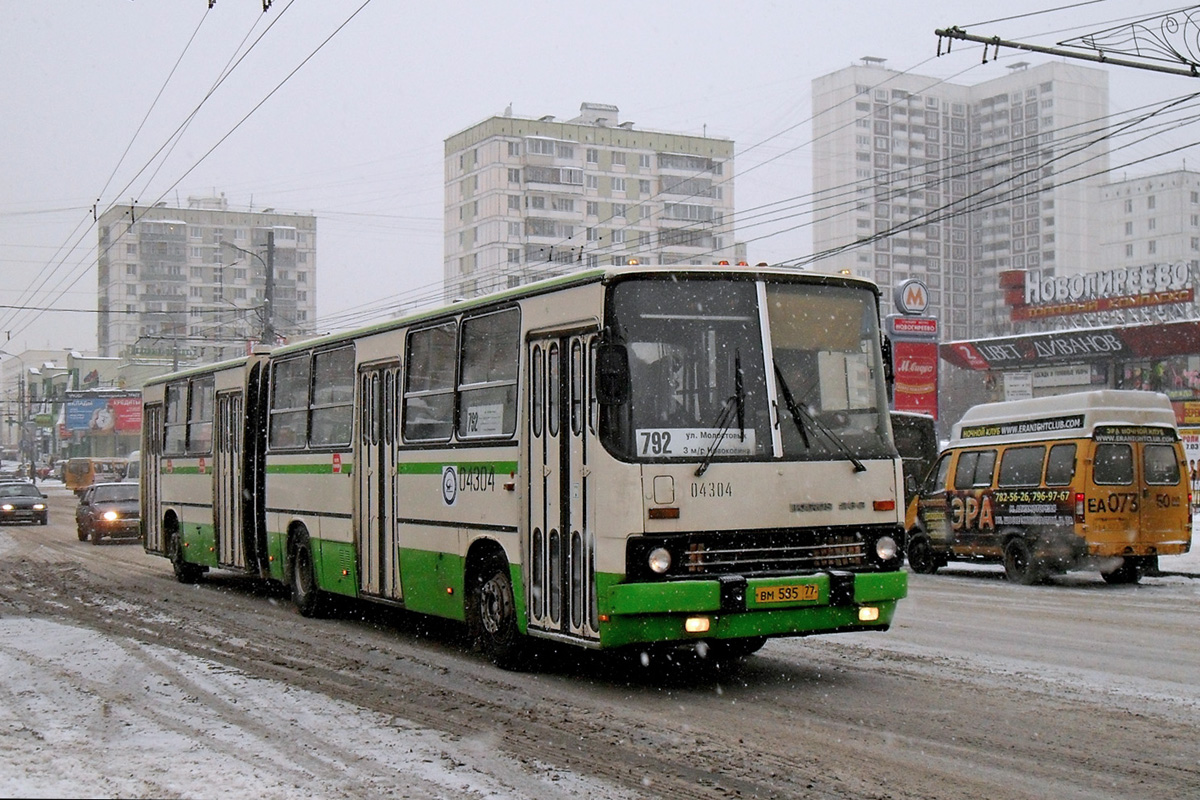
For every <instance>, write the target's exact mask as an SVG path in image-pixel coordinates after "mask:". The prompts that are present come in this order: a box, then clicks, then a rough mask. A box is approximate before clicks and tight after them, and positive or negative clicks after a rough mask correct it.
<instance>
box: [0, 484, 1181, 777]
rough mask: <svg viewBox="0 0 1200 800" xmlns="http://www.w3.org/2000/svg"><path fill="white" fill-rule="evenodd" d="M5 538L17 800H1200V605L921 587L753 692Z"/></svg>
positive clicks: (1094, 584) (1173, 598)
mask: <svg viewBox="0 0 1200 800" xmlns="http://www.w3.org/2000/svg"><path fill="white" fill-rule="evenodd" d="M49 491H50V494H51V522H50V525H48V526H46V527H40V526H33V527H20V528H18V527H8V528H3V529H0V674H3V675H4V680H3V682H2V683H0V696H2V698H3V699H2V702H0V794H2V795H5V796H20V795H42V796H48V795H68V796H69V795H76V796H79V795H107V796H123V797H150V796H155V797H157V796H164V797H166V796H183V797H214V798H215V797H226V796H231V794H243V793H249V792H253V793H254V794H255V795H256V796H259V797H264V798H294V797H316V798H323V797H334V798H341V797H345V798H352V797H353V798H357V797H366V796H377V795H383V794H388V795H390V796H396V797H412V798H434V797H464V798H484V797H488V798H492V797H496V798H499V797H514V798H539V799H540V798H555V797H559V798H584V797H629V798H636V797H670V798H689V797H696V798H701V797H703V798H714V797H719V798H730V797H739V798H751V797H761V798H767V797H771V798H776V797H789V798H822V799H824V798H880V799H882V798H888V800H900V799H902V798H932V797H936V798H979V797H988V798H992V800H1006V799H1008V798H1039V800H1040V798H1046V797H1054V798H1128V797H1134V796H1154V797H1195V796H1200V682H1198V681H1197V680H1196V676H1197V674H1198V673H1197V670H1198V669H1200V667H1198V664H1200V638H1198V637H1197V635H1196V619H1197V617H1196V607H1197V600H1200V580H1194V579H1190V578H1186V577H1179V576H1170V577H1162V578H1158V577H1156V578H1149V579H1146V580H1145V581H1144V582H1143V583H1142V584H1141V585H1140V586H1137V587H1129V586H1108V585H1106V584H1105V583H1104V582H1103V581H1101V579H1100V577H1099V575H1097V574H1093V573H1077V574H1073V575H1071V576H1070V577H1067V578H1062V579H1059V580H1057V581H1056V583H1054V584H1053V585H1048V586H1033V587H1021V586H1015V585H1012V584H1009V583H1007V582H1006V581H1005V580H1004V579H1003V577H1002V575H1001V574H1000V573H999V572H997V571H980V570H969V569H965V568H964V569H950V570H944V571H943V572H940V573H939V574H937V575H934V576H923V575H913V576H911V582H910V597H909V599H908V600H907V601H905V602H904V603H903V604H902V606H901V609H900V612H899V613H898V617H897V618H898V624H897V625H896V626H895V627H894V628H893V629H892V631H890V632H888V633H884V634H872V635H867V634H855V635H843V636H827V637H821V638H813V639H807V640H791V641H773V642H770V643H768V645H767V646H766V648H764V649H763V650H762V651H761V652H760V653H759V654H757V655H755V656H752V657H751V658H749V659H748V660H747V661H746V662H745V664H744V665H743V666H742V667H741V669H740V670H738V671H736V672H734V673H732V674H720V673H718V674H715V675H714V674H706V673H704V672H702V671H699V670H697V669H695V668H693V667H689V668H688V669H672V668H669V667H663V668H659V667H658V666H657V665H656V664H654V663H651V664H650V666H644V665H643V664H642V663H640V661H639V660H637V659H634V660H618V659H614V658H609V657H600V656H598V655H595V654H589V653H578V652H567V653H563V652H552V651H548V652H546V653H545V654H544V657H543V662H544V663H543V664H542V665H541V667H540V669H538V670H536V671H533V672H528V673H508V672H503V671H500V670H498V669H496V668H494V667H492V666H491V665H490V664H488V663H486V662H485V661H484V660H483V658H482V657H480V656H479V655H477V654H475V653H472V652H469V651H468V650H467V649H466V648H465V646H464V645H463V644H462V641H461V638H460V636H459V635H458V630H457V628H456V627H455V626H453V625H450V624H447V623H442V622H429V621H427V620H421V619H413V618H411V617H405V616H403V615H396V614H387V613H383V612H380V611H379V610H377V609H364V608H358V607H348V608H345V609H341V610H340V611H339V613H338V615H337V617H336V618H334V619H323V620H310V619H305V618H302V617H301V616H300V615H299V614H297V613H296V612H295V611H294V610H293V609H292V608H291V606H290V604H289V603H288V601H287V599H286V597H284V596H282V595H280V594H273V593H271V592H269V591H264V590H263V589H261V588H255V587H253V586H252V585H250V584H249V583H247V582H246V581H244V580H241V579H237V578H233V577H231V576H228V575H220V574H217V575H214V576H211V577H210V578H209V579H207V580H206V581H205V582H203V583H201V584H200V585H199V586H185V585H181V584H179V583H176V582H175V581H174V579H173V576H172V574H171V568H170V565H169V564H168V563H167V562H166V561H165V560H163V559H160V558H155V557H151V556H148V555H145V554H144V553H143V552H142V550H141V548H140V546H138V545H108V544H105V545H101V546H93V545H91V544H87V543H81V542H79V541H78V540H77V539H76V536H75V529H74V521H73V498H72V497H71V496H70V495H69V494H67V493H66V492H64V491H62V490H61V489H59V490H55V489H50V490H49Z"/></svg>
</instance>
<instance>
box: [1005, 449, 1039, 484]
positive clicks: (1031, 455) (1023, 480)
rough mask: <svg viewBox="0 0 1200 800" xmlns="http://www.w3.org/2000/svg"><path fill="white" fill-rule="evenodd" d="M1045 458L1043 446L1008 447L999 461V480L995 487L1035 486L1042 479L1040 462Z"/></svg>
mask: <svg viewBox="0 0 1200 800" xmlns="http://www.w3.org/2000/svg"><path fill="white" fill-rule="evenodd" d="M1045 458H1046V448H1045V446H1043V445H1036V446H1033V447H1010V448H1008V449H1007V450H1005V451H1004V456H1003V457H1002V458H1001V459H1000V478H999V480H998V481H997V482H996V485H997V486H1037V485H1038V484H1039V483H1040V482H1041V477H1042V461H1043V460H1045Z"/></svg>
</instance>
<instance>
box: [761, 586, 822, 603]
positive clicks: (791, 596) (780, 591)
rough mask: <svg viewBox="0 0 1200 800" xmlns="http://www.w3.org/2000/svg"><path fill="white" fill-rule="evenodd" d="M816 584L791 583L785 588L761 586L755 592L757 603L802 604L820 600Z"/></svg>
mask: <svg viewBox="0 0 1200 800" xmlns="http://www.w3.org/2000/svg"><path fill="white" fill-rule="evenodd" d="M818 594H819V589H818V587H817V585H816V584H815V583H789V584H784V585H783V586H759V587H757V588H756V589H755V590H754V602H756V603H802V602H810V603H811V602H813V601H815V600H816V599H817V598H818Z"/></svg>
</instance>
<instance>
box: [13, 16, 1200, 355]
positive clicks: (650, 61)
mask: <svg viewBox="0 0 1200 800" xmlns="http://www.w3.org/2000/svg"><path fill="white" fill-rule="evenodd" d="M1068 5H1071V6H1073V7H1071V8H1065V9H1064V10H1061V11H1057V12H1054V13H1049V14H1039V15H1036V16H1024V17H1017V18H1015V19H997V18H999V17H1005V18H1007V17H1014V16H1017V15H1022V14H1028V13H1030V12H1034V11H1039V10H1042V9H1044V8H1046V7H1047V6H1068ZM1172 8H1175V7H1174V6H1162V5H1157V4H1153V3H1145V2H1137V1H1135V0H1107V1H1106V2H1100V1H1097V2H1090V3H1089V2H1073V3H1072V2H1070V0H1060V2H1056V3H1049V4H1048V3H1045V2H1032V1H1028V0H1010V1H1009V2H1006V3H1002V4H1001V3H996V2H976V0H955V1H954V2H933V1H932V0H908V2H897V1H896V0H887V1H886V2H884V1H882V0H855V2H824V3H814V2H796V0H781V2H737V3H731V2H727V1H726V2H710V1H709V0H687V1H686V2H674V1H672V2H653V0H652V1H651V2H645V0H641V1H640V2H628V1H627V0H613V1H610V2H605V3H590V4H580V3H557V2H543V1H542V0H533V1H531V2H524V3H521V4H512V3H482V2H476V3H460V2H452V1H451V2H442V3H436V4H434V3H416V2H399V0H373V2H366V3H363V2H362V0H344V1H341V2H328V0H322V2H315V1H314V0H308V1H307V2H305V1H304V0H295V2H291V0H275V2H274V4H273V5H272V7H271V8H270V9H269V10H268V11H267V12H266V13H265V14H264V13H263V12H262V10H261V3H259V2H257V0H217V2H216V4H215V6H214V7H213V8H212V9H209V8H208V2H207V0H88V2H78V0H38V2H18V0H0V59H3V64H4V66H5V71H4V76H3V80H0V133H2V136H3V147H2V148H0V278H2V280H0V306H3V307H2V308H0V348H3V349H4V350H5V351H8V352H17V353H19V352H21V351H22V350H24V349H27V348H48V349H58V348H67V347H70V348H74V349H78V350H86V349H91V348H94V347H95V344H96V321H95V313H94V309H95V307H96V269H95V262H96V226H95V224H94V223H93V220H92V206H93V204H97V203H98V209H99V211H103V210H104V209H105V208H107V207H109V206H110V205H112V204H121V203H128V202H130V200H135V201H136V202H137V203H139V204H151V203H154V202H157V201H166V202H168V203H171V204H175V203H176V202H179V203H182V204H184V205H186V203H187V198H188V197H189V196H193V195H205V196H211V195H212V194H214V193H217V194H221V193H223V194H224V195H225V197H226V198H227V199H228V201H229V203H230V206H231V208H233V209H239V210H240V209H245V208H247V207H249V206H251V205H253V208H254V209H256V210H261V209H263V208H266V207H273V208H275V209H277V210H280V211H284V210H286V211H299V212H304V213H312V214H315V215H316V216H317V218H318V220H317V231H318V232H317V240H318V252H317V315H318V320H317V326H318V329H319V330H325V329H327V328H330V327H335V326H336V327H338V328H341V327H344V325H342V324H336V325H335V321H336V320H341V319H345V318H346V317H347V316H348V315H349V312H356V311H361V312H362V313H363V315H364V316H362V317H360V319H361V321H364V322H365V321H366V317H365V315H367V314H369V313H371V311H372V309H373V310H375V311H376V312H378V313H377V315H376V316H381V315H382V308H383V305H384V303H385V302H388V301H391V302H407V301H412V300H414V299H418V298H429V297H432V296H434V295H435V294H436V293H437V290H438V287H440V281H441V275H442V203H443V197H444V185H443V177H442V176H443V169H442V154H443V149H442V148H443V141H444V140H445V139H446V138H447V137H449V136H451V135H452V134H454V133H456V132H458V131H461V130H462V129H464V128H466V127H469V126H470V125H473V124H474V123H476V122H479V121H481V120H483V119H486V118H487V117H489V116H491V115H493V114H498V113H501V112H502V111H503V110H504V108H505V107H506V106H507V105H509V104H510V103H511V104H512V110H513V113H514V114H515V115H517V116H526V117H539V116H542V115H544V114H553V115H555V116H557V117H558V118H559V119H569V118H571V117H573V116H575V115H576V114H578V111H579V105H580V103H581V102H585V101H586V102H596V103H607V104H612V105H616V106H618V107H619V108H620V118H621V120H622V121H633V122H634V123H635V125H636V126H637V127H638V128H642V129H647V128H649V129H657V130H665V131H675V132H682V133H689V134H696V135H700V134H705V133H707V134H708V135H713V136H721V137H727V138H730V139H733V140H734V141H735V143H736V153H737V155H736V156H735V165H736V166H735V169H736V172H737V174H738V178H737V195H736V196H737V203H738V209H737V210H738V211H739V212H742V213H745V212H746V211H747V210H748V209H751V208H755V207H758V206H763V205H766V204H783V203H784V201H786V200H787V199H788V198H793V197H803V196H805V195H807V194H808V193H809V191H810V189H811V185H810V176H811V167H810V160H811V148H810V146H809V136H810V126H809V125H808V119H809V116H810V114H811V81H812V79H813V78H815V77H818V76H820V75H824V74H826V73H829V72H833V71H835V70H838V69H841V68H842V67H845V66H849V65H850V64H852V63H854V62H855V61H857V60H858V59H859V58H861V57H862V56H876V57H879V58H886V59H887V66H889V67H891V68H893V69H896V70H902V71H912V72H916V73H919V74H927V75H934V76H937V77H945V78H953V80H955V81H957V82H960V83H978V82H981V81H984V80H988V79H990V78H993V77H997V76H999V75H1002V74H1005V73H1006V71H1007V70H1006V66H1005V65H1006V63H1007V64H1011V63H1013V62H1014V61H1017V60H1024V61H1029V62H1031V63H1040V62H1041V61H1044V60H1046V59H1047V58H1048V57H1046V56H1037V55H1031V54H1028V53H1019V52H1015V51H1002V52H1001V58H1000V60H999V62H998V63H995V62H994V63H989V64H982V63H981V60H982V59H981V51H980V48H979V47H978V46H967V45H966V43H962V42H960V43H958V44H957V45H956V46H955V48H954V51H953V53H952V54H951V55H950V56H943V57H941V58H937V57H936V53H937V39H936V37H935V36H934V33H933V32H934V30H935V29H936V28H941V27H948V26H952V25H958V26H960V27H965V28H967V30H968V32H970V33H976V34H981V35H988V36H992V35H997V36H1001V37H1002V38H1005V39H1010V40H1017V41H1025V42H1035V43H1038V44H1043V45H1053V44H1054V43H1055V42H1056V41H1060V40H1063V39H1067V38H1071V37H1073V36H1078V35H1081V34H1083V33H1088V32H1092V31H1096V30H1099V29H1103V28H1107V27H1109V26H1112V25H1116V24H1119V23H1122V22H1129V21H1131V20H1134V19H1138V18H1142V17H1149V16H1152V15H1154V14H1157V13H1160V12H1163V11H1167V10H1170V9H1172ZM268 28H269V29H268ZM1195 33H1196V32H1195V31H1192V35H1193V36H1195ZM260 37H261V38H260ZM239 59H240V60H239ZM1108 69H1109V70H1110V90H1111V99H1112V105H1113V109H1114V110H1115V111H1121V110H1128V109H1132V108H1135V107H1138V106H1140V105H1142V104H1144V103H1147V102H1150V101H1151V100H1156V99H1167V98H1172V97H1177V96H1182V95H1185V94H1188V93H1191V92H1195V91H1200V81H1198V80H1197V79H1194V78H1187V77H1174V76H1169V75H1163V74H1159V73H1152V72H1141V71H1135V70H1130V69H1122V68H1116V67H1113V68H1108ZM222 75H225V77H224V79H223V80H221V77H222ZM219 80H220V81H221V82H220V84H219V86H217V88H216V89H215V91H213V92H212V94H211V96H210V97H209V98H208V99H207V100H205V99H204V97H205V95H206V94H207V93H208V92H209V91H210V89H212V87H213V86H214V84H216V83H217V82H218V81H219ZM160 91H161V96H159V94H160ZM156 98H157V99H156ZM193 112H194V116H193ZM189 118H190V122H189ZM1196 139H1197V137H1196V132H1195V130H1194V128H1192V127H1181V128H1180V129H1179V130H1178V131H1177V132H1176V133H1173V134H1170V135H1167V136H1163V137H1159V138H1158V139H1156V140H1155V141H1154V143H1153V144H1148V145H1147V147H1148V150H1147V151H1146V152H1147V154H1148V153H1151V152H1162V151H1165V150H1167V149H1169V148H1171V147H1178V146H1179V145H1181V144H1186V143H1189V142H1191V141H1195V140H1196ZM1188 155H1189V152H1188V151H1183V152H1180V153H1175V154H1173V155H1172V156H1170V157H1169V160H1167V162H1166V163H1165V164H1158V165H1155V166H1151V165H1144V166H1141V167H1139V168H1138V170H1140V171H1141V172H1145V173H1148V172H1151V171H1154V170H1155V169H1156V167H1157V168H1159V169H1173V168H1178V167H1179V166H1181V164H1182V163H1183V160H1184V159H1185V158H1186V157H1187V156H1188ZM1191 155H1192V157H1193V158H1192V165H1193V167H1194V168H1200V153H1192V154H1191ZM764 162H767V163H764ZM1115 163H1117V160H1115V159H1114V164H1115ZM756 165H757V166H756ZM1132 174H1139V173H1138V172H1137V171H1135V172H1134V173H1132ZM777 216H779V217H780V218H779V219H778V220H777V221H776V222H774V223H772V226H771V227H769V228H767V229H765V230H764V229H762V228H756V229H755V230H754V232H753V233H752V234H748V235H741V233H740V232H739V237H738V238H739V239H740V240H747V239H751V238H753V241H752V242H751V244H750V251H749V255H750V258H751V260H753V261H768V262H776V261H782V260H785V259H791V258H796V257H798V256H801V255H803V254H805V253H806V252H808V250H809V247H810V237H809V235H808V229H807V227H806V223H807V220H806V219H805V218H804V217H799V216H791V217H788V216H787V215H786V214H779V215H777ZM13 306H25V307H35V308H52V309H55V310H50V311H33V310H27V311H19V310H14V309H13V308H11V307H13ZM10 335H11V337H12V338H11V341H7V339H8V337H9V336H10Z"/></svg>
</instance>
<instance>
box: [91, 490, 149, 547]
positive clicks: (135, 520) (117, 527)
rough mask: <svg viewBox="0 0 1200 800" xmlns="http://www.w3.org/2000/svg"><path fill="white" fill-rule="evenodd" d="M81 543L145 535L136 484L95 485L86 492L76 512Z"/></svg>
mask: <svg viewBox="0 0 1200 800" xmlns="http://www.w3.org/2000/svg"><path fill="white" fill-rule="evenodd" d="M75 527H76V531H77V533H78V534H79V541H81V542H82V541H85V540H87V539H91V540H92V544H100V540H101V539H104V538H109V539H135V538H137V537H139V536H141V534H142V516H141V510H140V508H139V500H138V485H137V484H136V483H94V484H92V485H91V486H89V487H88V488H87V489H85V490H84V491H83V494H82V495H81V496H80V498H79V505H78V506H77V507H76V509H75Z"/></svg>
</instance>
